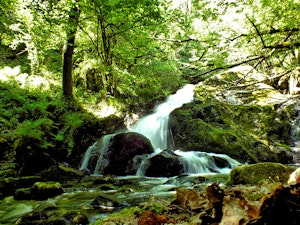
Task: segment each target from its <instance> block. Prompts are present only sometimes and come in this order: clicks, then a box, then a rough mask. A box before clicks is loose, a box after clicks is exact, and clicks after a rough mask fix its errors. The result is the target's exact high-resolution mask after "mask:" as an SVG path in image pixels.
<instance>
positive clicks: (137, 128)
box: [0, 84, 240, 224]
mask: <svg viewBox="0 0 300 225" xmlns="http://www.w3.org/2000/svg"><path fill="white" fill-rule="evenodd" d="M193 90H194V85H191V84H188V85H186V86H184V87H183V88H181V89H180V90H178V91H177V92H176V93H175V94H173V95H171V96H169V97H168V99H167V100H166V101H165V102H164V103H162V104H160V105H158V106H157V107H156V109H155V111H154V113H153V114H151V115H148V116H146V117H144V118H141V119H140V120H139V121H138V122H137V123H136V124H133V125H132V126H130V127H128V131H132V132H138V133H140V134H143V135H144V136H146V137H147V138H148V139H149V140H150V141H151V143H152V146H153V147H154V149H155V151H154V153H152V154H150V155H148V156H146V157H145V159H146V158H149V157H153V156H154V155H156V154H159V153H160V152H161V151H163V150H164V149H166V148H171V149H172V147H173V146H174V143H173V138H172V133H171V132H170V130H169V129H168V119H169V114H170V113H171V112H172V111H173V110H174V109H176V108H179V107H181V106H182V105H183V104H185V103H189V102H192V101H193V95H194V91H193ZM114 135H115V134H109V135H106V136H104V137H102V139H101V140H99V141H97V142H95V143H94V144H93V145H92V146H90V147H89V148H88V149H87V151H86V153H85V155H84V158H83V160H82V163H81V165H80V170H84V169H87V168H88V164H89V160H90V158H91V157H92V156H95V155H97V157H98V161H97V164H96V167H95V168H94V170H93V171H91V176H87V177H86V178H84V180H83V181H81V183H78V187H69V188H68V187H67V188H65V193H64V194H62V195H59V196H57V197H54V198H49V199H48V200H45V201H33V200H26V201H25V200H22V201H21V200H19V201H18V200H14V198H13V196H9V197H6V198H4V199H2V200H0V205H1V207H0V224H15V222H16V220H17V219H18V218H19V217H20V216H22V215H24V214H26V213H28V212H31V211H34V210H43V209H48V208H51V207H54V208H56V207H57V208H59V210H60V211H66V212H68V211H70V210H72V211H80V212H84V213H85V214H86V215H88V218H89V222H90V224H92V223H93V222H94V221H95V220H97V219H98V218H100V217H103V216H105V215H107V213H109V212H107V211H106V210H103V209H95V208H93V207H92V205H91V204H92V202H93V201H94V199H95V198H96V197H97V196H99V195H102V196H103V195H104V196H107V197H109V198H112V199H113V200H115V201H118V202H121V203H122V204H124V205H138V204H139V203H141V202H143V201H148V200H149V198H151V197H157V198H160V199H174V198H175V188H178V187H184V188H187V187H197V188H199V189H201V188H203V190H204V189H205V187H206V186H207V184H208V183H213V182H216V183H219V184H222V183H225V182H226V180H227V179H228V177H229V172H230V170H231V169H232V168H234V167H236V166H238V165H239V164H240V163H239V162H237V161H236V160H234V159H232V158H230V157H229V156H227V155H222V154H214V153H205V152H201V151H181V150H179V149H173V152H174V153H175V154H176V155H178V157H179V159H180V162H181V163H182V164H183V166H184V173H183V174H179V175H178V176H175V177H168V178H167V177H146V176H144V174H145V171H144V168H143V162H141V164H140V166H139V168H138V169H137V171H136V175H135V176H124V177H112V178H111V179H109V180H108V181H107V180H105V179H106V178H105V176H102V174H101V168H102V167H103V166H104V165H103V164H105V163H107V162H104V161H103V157H102V156H103V154H104V153H105V151H106V150H107V149H108V146H109V140H110V139H111V138H112V137H113V136H114ZM215 158H220V159H222V160H225V161H227V165H228V167H226V168H219V167H218V166H217V165H216V163H215V160H214V159H215ZM89 183H93V184H99V185H94V186H92V185H91V186H89V185H88V184H89Z"/></svg>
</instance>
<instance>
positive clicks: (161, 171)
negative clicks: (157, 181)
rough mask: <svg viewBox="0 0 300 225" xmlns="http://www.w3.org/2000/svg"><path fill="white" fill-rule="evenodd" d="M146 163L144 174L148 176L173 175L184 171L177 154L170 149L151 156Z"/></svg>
mask: <svg viewBox="0 0 300 225" xmlns="http://www.w3.org/2000/svg"><path fill="white" fill-rule="evenodd" d="M147 164H148V167H147V169H146V172H145V175H146V176H149V177H173V176H177V175H179V174H181V173H183V172H184V168H183V165H182V164H181V163H180V161H179V159H178V156H177V155H176V154H174V153H173V152H172V151H171V150H164V151H162V152H161V153H159V154H157V155H155V156H153V157H151V158H150V159H148V162H147Z"/></svg>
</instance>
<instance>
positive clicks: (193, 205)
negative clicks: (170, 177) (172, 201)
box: [176, 188, 206, 210]
mask: <svg viewBox="0 0 300 225" xmlns="http://www.w3.org/2000/svg"><path fill="white" fill-rule="evenodd" d="M176 201H177V203H178V204H179V205H180V206H182V207H184V208H189V209H191V210H196V209H200V208H201V207H202V206H203V205H204V204H205V203H206V202H205V201H204V200H203V198H201V196H200V193H199V191H197V190H195V189H180V188H177V189H176Z"/></svg>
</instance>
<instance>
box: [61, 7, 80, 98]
mask: <svg viewBox="0 0 300 225" xmlns="http://www.w3.org/2000/svg"><path fill="white" fill-rule="evenodd" d="M79 16H80V8H79V5H78V4H77V1H76V2H75V3H74V5H73V7H72V8H71V10H70V12H69V26H68V29H67V34H66V36H67V41H66V47H65V52H64V53H63V75H62V76H63V79H62V80H63V81H62V87H63V94H64V96H65V98H66V99H67V100H68V101H72V99H73V82H72V67H73V54H74V48H75V37H76V32H77V27H78V23H79Z"/></svg>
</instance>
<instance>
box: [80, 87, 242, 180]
mask: <svg viewBox="0 0 300 225" xmlns="http://www.w3.org/2000/svg"><path fill="white" fill-rule="evenodd" d="M193 98H194V85H192V84H187V85H185V86H184V87H183V88H181V89H180V90H178V91H177V92H176V93H175V94H173V95H171V96H169V97H168V98H167V100H166V102H164V103H162V104H160V105H158V106H157V108H156V109H155V111H154V113H153V114H151V115H148V116H146V117H144V118H142V119H140V120H139V121H138V122H137V123H136V124H134V125H132V126H130V127H129V128H128V131H129V132H137V133H140V134H142V135H144V136H145V137H147V138H148V139H149V140H150V142H151V144H152V146H153V147H154V149H155V152H154V153H153V154H151V155H149V156H148V157H144V160H143V161H142V162H141V163H140V167H139V168H138V169H137V173H136V175H138V176H143V175H144V174H145V168H146V165H147V163H145V162H146V160H147V158H149V157H153V156H154V155H156V154H158V153H160V152H161V151H163V150H165V149H167V148H171V147H172V145H173V137H172V133H171V131H170V130H169V128H168V121H169V114H170V113H171V112H172V111H173V110H174V109H176V108H179V107H181V106H182V105H183V104H185V103H189V102H192V101H193ZM115 135H116V134H110V135H105V136H104V137H102V139H101V140H100V141H98V142H96V143H94V144H93V145H92V146H90V147H89V148H88V150H87V151H86V153H85V155H84V158H83V161H82V163H81V166H80V169H81V170H88V165H89V162H90V161H91V160H95V159H93V158H97V159H96V160H97V163H96V167H95V169H94V171H90V172H92V173H94V174H101V172H102V169H103V167H105V166H106V164H107V163H108V162H106V161H105V160H104V159H103V155H104V154H105V152H106V151H107V149H108V147H109V141H110V139H111V138H112V137H114V136H115ZM174 153H175V154H176V155H178V157H179V160H180V162H181V163H182V164H183V166H184V172H185V173H188V174H203V173H205V174H206V173H227V172H228V171H229V170H230V169H231V168H234V167H236V166H237V165H239V164H240V163H239V162H237V161H236V160H234V159H232V158H230V157H229V156H227V155H220V154H214V153H204V152H199V151H188V152H183V151H179V150H176V151H174ZM218 158H219V159H220V160H223V161H226V162H227V163H226V165H227V166H226V167H219V166H218V165H217V164H216V162H215V160H216V159H218Z"/></svg>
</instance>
